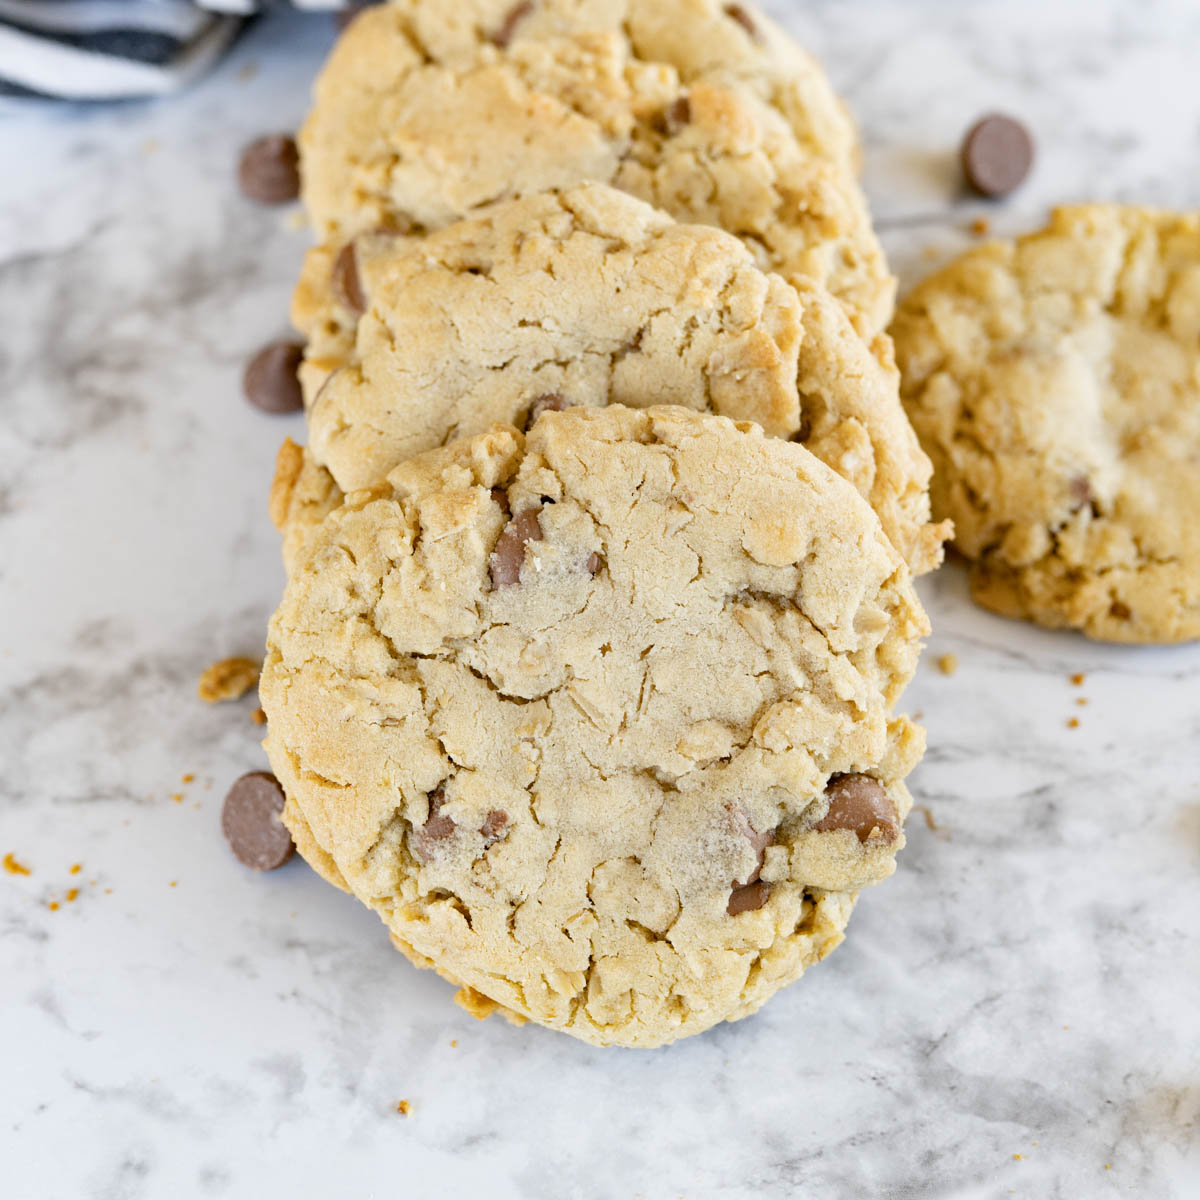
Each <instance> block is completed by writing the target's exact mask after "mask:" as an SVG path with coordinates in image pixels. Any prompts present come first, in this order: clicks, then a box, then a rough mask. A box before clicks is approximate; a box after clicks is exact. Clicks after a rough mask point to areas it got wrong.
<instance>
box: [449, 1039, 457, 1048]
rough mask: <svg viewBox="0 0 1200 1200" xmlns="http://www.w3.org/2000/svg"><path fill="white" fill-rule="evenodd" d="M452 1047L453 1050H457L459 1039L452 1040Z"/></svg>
mask: <svg viewBox="0 0 1200 1200" xmlns="http://www.w3.org/2000/svg"><path fill="white" fill-rule="evenodd" d="M450 1049H451V1050H457V1049H458V1042H457V1040H455V1041H452V1042H451V1043H450Z"/></svg>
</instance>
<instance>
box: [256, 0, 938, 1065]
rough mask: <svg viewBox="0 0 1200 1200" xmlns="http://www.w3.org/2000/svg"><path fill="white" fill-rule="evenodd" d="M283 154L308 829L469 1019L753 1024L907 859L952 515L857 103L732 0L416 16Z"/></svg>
mask: <svg viewBox="0 0 1200 1200" xmlns="http://www.w3.org/2000/svg"><path fill="white" fill-rule="evenodd" d="M300 148H301V172H302V177H303V194H304V199H305V202H306V205H307V207H308V210H309V213H310V216H311V219H312V222H313V224H314V226H315V229H316V232H317V236H318V239H319V244H318V245H317V246H316V247H315V248H314V249H313V250H312V251H310V253H309V255H308V257H307V261H306V263H305V266H304V271H303V274H302V277H301V280H300V283H299V286H298V288H297V291H296V296H295V303H294V312H293V315H294V319H295V322H296V324H297V325H298V327H299V328H300V329H301V330H302V331H303V333H304V334H305V336H306V339H307V350H306V353H305V356H304V361H303V363H302V365H301V367H300V379H301V383H302V387H303V390H304V395H305V405H306V410H307V415H308V429H309V444H308V446H307V448H303V449H302V448H300V447H298V446H296V445H294V444H292V443H290V442H289V443H286V444H285V446H284V447H283V449H282V451H281V453H280V457H279V462H278V467H277V473H276V479H275V483H274V486H273V489H272V497H271V504H272V515H273V517H274V519H275V521H276V523H277V524H278V526H279V528H280V530H281V533H282V535H283V546H284V557H285V562H286V565H287V568H288V583H287V587H286V591H285V593H284V597H283V600H282V603H281V605H280V607H279V610H278V611H277V613H276V614H275V617H274V618H273V620H272V622H271V627H270V636H269V643H268V651H267V658H266V662H265V665H264V670H263V676H262V684H261V694H262V703H263V707H264V709H265V711H266V713H267V717H268V721H269V736H268V739H267V743H266V744H267V749H268V753H269V755H270V759H271V764H272V767H273V769H274V771H275V773H276V775H277V777H278V779H279V780H280V782H281V784H282V785H283V788H284V791H285V793H286V796H287V802H286V808H285V811H284V820H285V822H286V824H287V825H288V828H289V829H290V830H291V832H292V835H293V837H294V838H295V841H296V843H297V845H298V847H299V849H300V851H301V853H302V854H303V855H304V857H305V858H306V859H307V860H308V861H309V862H310V863H311V864H312V865H313V866H314V867H315V868H316V869H317V870H318V871H319V872H320V873H321V874H322V875H323V876H324V877H325V878H326V879H328V880H329V881H330V882H332V883H334V884H336V885H337V886H339V887H342V888H345V889H346V890H348V891H350V892H352V893H353V894H354V895H356V896H357V897H358V898H359V899H360V900H362V901H363V902H364V903H365V904H367V905H369V906H370V907H371V908H373V909H374V910H375V911H376V912H377V913H378V914H379V916H380V917H381V918H382V919H383V921H384V923H385V924H386V925H387V927H388V929H389V931H390V933H391V937H392V940H393V942H394V943H395V945H396V946H397V947H398V948H399V949H400V950H401V951H402V952H403V953H404V954H405V955H406V956H407V957H408V958H410V959H411V960H412V961H413V962H414V963H417V964H418V965H421V966H430V967H434V968H435V969H437V970H438V971H439V972H440V973H441V974H442V975H444V976H445V977H446V978H447V979H450V980H452V981H453V982H454V983H455V984H457V985H459V987H460V988H461V991H460V999H461V1000H462V1002H463V1003H464V1004H465V1005H466V1006H467V1007H468V1008H469V1009H471V1010H472V1011H474V1012H476V1013H478V1014H480V1015H486V1013H488V1012H490V1011H493V1010H497V1009H499V1010H501V1011H502V1012H504V1013H505V1014H506V1015H507V1016H509V1017H510V1018H512V1019H513V1020H516V1021H523V1020H534V1021H537V1022H539V1023H541V1024H544V1025H547V1026H550V1027H552V1028H556V1029H561V1030H564V1031H566V1032H568V1033H571V1034H574V1035H576V1036H578V1037H581V1038H584V1039H586V1040H588V1041H591V1042H594V1043H597V1044H602V1045H607V1044H618V1045H628V1046H655V1045H660V1044H662V1043H664V1042H669V1041H671V1040H673V1039H675V1038H678V1037H681V1036H684V1035H687V1034H691V1033H697V1032H699V1031H701V1030H704V1029H706V1028H708V1027H710V1026H712V1025H713V1024H715V1023H717V1022H719V1021H722V1020H729V1019H734V1018H737V1017H740V1016H744V1015H746V1014H748V1013H750V1012H753V1011H754V1010H755V1009H756V1008H758V1007H759V1006H760V1005H761V1004H762V1003H763V1002H764V1001H765V1000H766V999H767V998H768V997H769V996H770V995H771V994H772V993H774V992H775V991H776V990H778V989H779V988H780V987H781V986H783V985H784V984H786V983H788V982H790V981H791V980H794V979H795V978H797V977H798V976H799V975H800V974H801V973H802V972H803V971H804V969H805V968H806V967H808V966H809V965H810V964H812V963H814V962H816V961H817V960H819V959H820V958H822V957H823V956H824V955H825V954H827V953H828V952H829V951H830V950H831V949H833V948H834V947H835V946H836V945H837V944H838V943H839V942H840V941H841V939H842V937H843V931H844V929H845V927H846V923H847V920H848V919H849V916H850V913H851V910H852V908H853V906H854V903H855V900H856V898H857V895H858V892H859V890H860V889H862V888H863V887H865V886H867V885H868V884H872V883H877V882H879V881H881V880H883V879H885V878H886V877H887V876H888V875H889V874H890V873H891V872H892V870H893V869H894V865H895V855H896V852H897V850H898V849H900V848H901V847H902V845H903V842H904V836H903V832H902V827H903V821H904V818H905V817H906V815H907V814H908V811H909V809H910V807H911V798H910V796H909V794H908V792H907V790H906V788H905V784H904V779H905V776H906V775H907V773H908V772H909V771H910V770H911V768H912V767H913V765H914V764H915V763H916V761H917V760H918V758H919V757H920V754H921V750H922V737H921V733H920V731H919V730H918V729H917V728H916V727H915V726H914V725H912V723H911V722H910V721H908V719H907V718H905V717H904V716H901V715H898V714H897V713H896V711H895V706H896V703H897V700H898V699H899V697H900V694H901V692H902V691H903V689H904V687H905V685H906V684H907V682H908V681H909V679H910V678H911V676H912V673H913V670H914V668H915V664H916V660H917V655H918V652H919V649H920V645H921V639H922V637H923V636H924V635H925V634H926V633H927V622H926V618H925V615H924V613H923V611H922V609H921V606H920V604H919V602H918V600H917V598H916V595H915V593H914V590H913V585H912V579H913V576H914V575H916V574H920V573H922V572H925V571H928V570H930V569H931V568H932V567H933V566H935V565H936V564H937V563H938V561H939V559H940V555H941V543H942V541H943V538H944V536H945V534H946V532H947V530H946V528H945V527H943V526H939V525H934V524H931V523H930V520H929V499H928V489H929V480H930V466H929V460H928V459H927V458H926V456H925V455H924V453H923V452H922V450H921V448H920V446H919V445H918V443H917V441H916V438H915V436H914V434H913V431H912V428H911V426H910V425H909V423H908V420H907V418H906V417H905V414H904V410H903V408H902V406H901V402H900V390H899V376H898V373H897V371H896V369H895V366H894V363H893V359H892V353H891V343H890V340H889V339H888V337H887V335H886V334H885V333H884V332H883V331H884V329H885V326H886V324H887V322H888V320H889V319H890V315H891V309H892V302H893V294H894V281H893V280H892V278H891V276H890V275H889V273H888V270H887V266H886V263H885V262H884V258H883V255H882V253H881V251H880V248H879V244H878V242H877V240H876V238H875V235H874V233H873V231H872V228H871V224H870V220H869V217H868V214H867V210H866V205H865V203H864V200H863V197H862V194H861V191H860V189H859V186H858V183H857V181H856V178H855V165H856V157H857V144H856V139H855V134H854V130H853V127H852V125H851V122H850V121H849V119H848V117H847V115H846V112H845V110H844V108H843V106H842V105H841V103H840V102H839V100H838V99H837V97H836V96H835V95H834V94H833V92H832V91H831V89H830V87H829V84H828V82H827V81H826V79H825V77H824V75H823V73H822V71H821V69H820V67H819V66H818V65H817V64H816V63H815V62H814V61H813V60H812V59H811V58H810V57H809V56H808V55H807V54H805V53H804V52H803V51H802V50H801V49H800V48H799V47H797V46H796V45H794V44H793V43H792V42H791V41H790V40H789V39H788V38H787V37H786V36H785V35H784V34H783V33H782V32H781V31H780V30H779V29H778V28H776V27H775V26H774V25H772V24H771V23H770V22H769V21H767V20H766V19H765V18H764V17H762V16H761V15H759V14H758V13H757V12H755V11H753V10H752V9H750V8H749V7H748V6H743V5H740V4H737V5H734V4H730V5H722V4H721V3H718V2H717V0H526V2H524V3H520V4H516V5H515V6H514V5H513V4H512V0H464V2H462V3H457V4H453V5H448V4H445V3H434V2H433V0H398V2H396V3H391V4H385V5H381V6H378V7H374V8H369V9H367V10H365V11H364V12H362V13H361V14H360V15H359V16H358V17H357V18H355V20H354V21H353V22H352V23H351V24H350V26H349V27H348V29H347V30H346V32H345V34H344V35H343V37H342V39H341V41H340V43H339V44H338V46H337V48H336V49H335V51H334V52H333V55H332V56H331V58H330V60H329V63H328V64H327V66H326V68H325V70H324V72H323V74H322V76H321V78H320V80H319V81H318V83H317V87H316V103H315V107H314V110H313V112H312V115H311V116H310V118H309V120H308V123H307V125H306V126H305V129H304V131H303V133H302V135H301V138H300Z"/></svg>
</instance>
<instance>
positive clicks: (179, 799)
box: [171, 792, 183, 804]
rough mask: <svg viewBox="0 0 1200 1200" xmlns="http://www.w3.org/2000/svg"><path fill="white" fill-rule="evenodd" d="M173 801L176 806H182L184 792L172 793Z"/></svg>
mask: <svg viewBox="0 0 1200 1200" xmlns="http://www.w3.org/2000/svg"><path fill="white" fill-rule="evenodd" d="M171 799H172V800H174V801H175V803H176V804H182V803H183V793H182V792H172V793H171Z"/></svg>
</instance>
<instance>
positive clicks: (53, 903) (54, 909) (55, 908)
mask: <svg viewBox="0 0 1200 1200" xmlns="http://www.w3.org/2000/svg"><path fill="white" fill-rule="evenodd" d="M46 907H47V908H48V909H49V910H50V911H51V912H58V901H57V900H51V901H50V903H49V904H47V905H46Z"/></svg>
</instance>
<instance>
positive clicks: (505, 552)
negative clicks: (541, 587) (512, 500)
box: [491, 508, 542, 588]
mask: <svg viewBox="0 0 1200 1200" xmlns="http://www.w3.org/2000/svg"><path fill="white" fill-rule="evenodd" d="M540 511H541V510H540V509H537V508H527V509H526V510H525V511H524V512H522V513H518V514H517V515H516V516H515V517H513V518H512V520H511V521H509V523H508V524H507V525H505V527H504V529H503V530H502V531H501V533H500V536H499V537H498V538H497V539H496V548H495V549H494V550H493V551H492V557H491V568H492V587H494V588H499V587H508V586H509V585H510V584H513V583H519V582H520V580H521V564H522V563H524V561H525V543H526V542H530V541H533V542H540V541H541V540H542V523H541V521H540V520H539V518H538V514H539V513H540Z"/></svg>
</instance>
